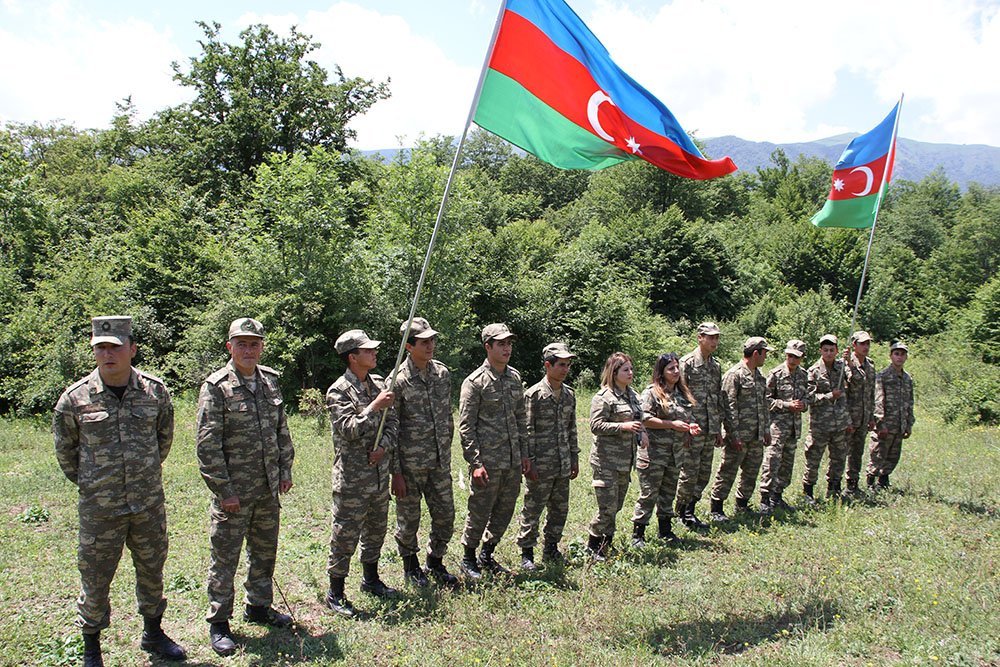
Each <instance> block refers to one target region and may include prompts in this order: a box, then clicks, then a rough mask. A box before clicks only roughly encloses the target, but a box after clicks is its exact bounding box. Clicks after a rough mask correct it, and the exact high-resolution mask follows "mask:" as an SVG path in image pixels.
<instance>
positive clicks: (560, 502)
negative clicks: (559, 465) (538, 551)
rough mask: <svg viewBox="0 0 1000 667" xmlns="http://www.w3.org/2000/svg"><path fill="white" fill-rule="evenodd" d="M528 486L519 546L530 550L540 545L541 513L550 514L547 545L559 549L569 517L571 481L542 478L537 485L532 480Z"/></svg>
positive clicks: (546, 525)
mask: <svg viewBox="0 0 1000 667" xmlns="http://www.w3.org/2000/svg"><path fill="white" fill-rule="evenodd" d="M525 486H526V489H525V491H524V507H522V508H521V528H520V530H519V531H518V532H517V546H519V547H521V548H522V549H530V548H534V546H535V545H536V544H537V543H538V524H539V523H540V521H541V516H542V510H547V512H546V515H545V544H546V545H552V546H555V545H558V544H559V541H560V540H561V539H562V535H563V528H565V527H566V517H567V516H568V515H569V477H568V476H566V477H541V478H539V479H538V480H537V481H534V482H533V481H531V480H530V479H529V480H528V481H527V482H526V484H525Z"/></svg>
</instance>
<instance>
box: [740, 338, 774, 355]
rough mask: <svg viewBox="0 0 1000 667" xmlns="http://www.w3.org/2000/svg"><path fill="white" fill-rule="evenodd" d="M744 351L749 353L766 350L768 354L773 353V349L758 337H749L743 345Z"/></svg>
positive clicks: (763, 339)
mask: <svg viewBox="0 0 1000 667" xmlns="http://www.w3.org/2000/svg"><path fill="white" fill-rule="evenodd" d="M743 349H744V350H750V351H751V352H753V351H756V350H767V351H768V352H774V348H773V347H771V346H770V345H768V344H767V339H766V338H761V337H760V336H750V338H747V339H746V342H745V343H743Z"/></svg>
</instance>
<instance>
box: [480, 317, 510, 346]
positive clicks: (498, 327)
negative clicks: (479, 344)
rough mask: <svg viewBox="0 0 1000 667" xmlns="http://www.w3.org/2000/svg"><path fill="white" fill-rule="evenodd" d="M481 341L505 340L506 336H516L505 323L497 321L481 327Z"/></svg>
mask: <svg viewBox="0 0 1000 667" xmlns="http://www.w3.org/2000/svg"><path fill="white" fill-rule="evenodd" d="M482 336H483V342H484V343H488V342H490V341H491V340H505V339H507V338H516V336H515V335H514V334H513V333H511V331H510V329H508V328H507V325H506V324H503V323H501V322H497V323H495V324H487V325H486V326H485V327H483V334H482Z"/></svg>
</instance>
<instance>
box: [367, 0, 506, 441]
mask: <svg viewBox="0 0 1000 667" xmlns="http://www.w3.org/2000/svg"><path fill="white" fill-rule="evenodd" d="M506 9H507V0H501V2H500V10H499V11H498V12H497V19H496V23H495V24H494V25H493V36H492V37H490V46H489V48H488V49H487V50H486V57H485V58H484V59H483V68H482V70H480V72H479V81H478V82H477V83H476V92H475V94H474V95H473V96H472V105H471V106H470V107H469V116H468V118H467V119H466V121H465V128H464V129H463V130H462V136H461V138H460V139H459V140H458V148H457V149H456V150H455V158H454V159H453V160H452V162H451V171H450V172H448V181H447V182H446V183H445V186H444V195H443V196H442V197H441V205H440V206H439V207H438V213H437V220H435V222H434V230H433V231H432V232H431V240H430V243H428V244H427V254H426V255H425V256H424V265H423V268H421V269H420V279H419V280H417V289H416V291H415V292H414V293H413V303H412V304H411V305H410V316H409V317H408V318H407V320H406V329H405V330H404V332H403V340H402V341H400V343H399V352H397V353H396V362H395V363H394V364H393V366H392V374H391V376H390V378H389V391H390V392H391V391H393V390H395V388H396V374H397V373H398V372H399V365H400V363H402V361H403V354H404V353H405V352H406V339H407V338H409V337H410V328H411V327H412V326H413V318H414V317H415V316H416V313H417V304H418V303H419V302H420V292H421V291H422V290H423V288H424V280H425V279H426V278H427V269H428V267H430V264H431V252H432V251H433V250H434V243H435V242H436V241H437V235H438V230H439V229H440V228H441V221H442V220H443V219H444V212H445V209H446V208H447V206H448V195H449V193H450V192H451V182H452V180H453V179H454V178H455V171H456V170H457V169H458V161H459V160H460V159H461V157H462V147H463V146H464V145H465V138H466V136H467V135H468V134H469V126H470V125H472V119H473V118H474V117H475V115H476V106H477V105H478V104H479V96H480V95H481V94H482V92H483V83H484V82H485V81H486V71H487V70H488V69H489V64H490V59H491V58H492V57H493V47H494V46H496V42H497V34H498V33H499V32H500V23H501V21H502V20H503V15H504V12H505V11H506ZM388 415H389V411H388V410H383V411H382V419H381V420H380V421H379V424H378V432H377V433H376V434H375V444H374V445H373V446H372V449H373V450H374V449H376V448H377V447H378V443H379V440H381V439H382V431H383V429H384V428H385V419H386V417H387V416H388Z"/></svg>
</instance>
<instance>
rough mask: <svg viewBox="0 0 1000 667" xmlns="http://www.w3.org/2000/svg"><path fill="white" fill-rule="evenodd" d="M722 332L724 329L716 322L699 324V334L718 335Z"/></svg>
mask: <svg viewBox="0 0 1000 667" xmlns="http://www.w3.org/2000/svg"><path fill="white" fill-rule="evenodd" d="M721 333H722V330H721V329H719V327H718V326H717V325H716V324H715V322H702V323H701V324H699V325H698V335H699V336H718V335H719V334H721Z"/></svg>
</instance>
